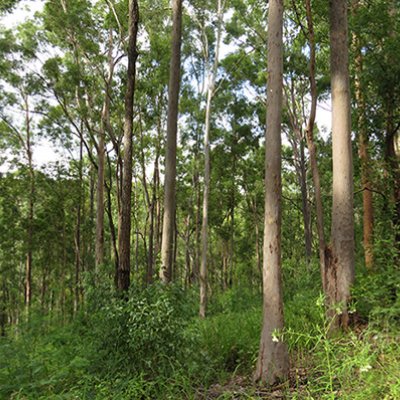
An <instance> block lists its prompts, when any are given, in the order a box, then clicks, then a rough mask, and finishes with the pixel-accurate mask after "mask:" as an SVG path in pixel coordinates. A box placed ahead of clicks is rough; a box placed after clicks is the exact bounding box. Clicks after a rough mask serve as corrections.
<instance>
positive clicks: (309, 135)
mask: <svg viewBox="0 0 400 400" xmlns="http://www.w3.org/2000/svg"><path fill="white" fill-rule="evenodd" d="M306 13H307V27H308V43H309V46H310V71H309V80H310V88H311V89H310V92H311V109H310V117H309V119H308V123H307V128H306V141H307V147H308V152H309V158H310V166H311V174H312V179H313V184H314V197H315V209H316V219H317V234H318V250H319V264H320V274H321V281H322V288H323V290H324V293H326V282H325V281H326V265H327V263H329V260H328V258H329V257H328V256H329V255H330V252H329V251H328V249H327V246H326V242H325V233H324V229H325V225H324V209H323V205H322V191H321V180H320V176H319V169H318V162H317V148H316V145H315V142H314V124H315V115H316V111H317V85H316V82H315V64H316V60H315V37H314V24H313V19H312V12H311V1H310V0H306Z"/></svg>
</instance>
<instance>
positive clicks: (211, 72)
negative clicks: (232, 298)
mask: <svg viewBox="0 0 400 400" xmlns="http://www.w3.org/2000/svg"><path fill="white" fill-rule="evenodd" d="M225 2H226V1H225V0H218V4H217V12H216V18H217V32H216V37H215V49H214V52H215V53H214V59H213V60H212V61H211V60H210V57H209V56H210V48H209V47H208V40H207V36H206V32H205V27H204V26H203V27H202V29H203V33H202V46H203V54H204V61H205V64H206V93H207V100H206V106H205V124H204V188H203V213H202V224H201V261H200V310H199V313H200V316H201V317H205V315H206V307H207V251H208V207H209V194H210V171H211V159H210V129H211V107H212V101H213V98H214V95H215V90H216V86H215V83H216V79H217V72H218V65H219V62H220V59H219V57H220V56H219V52H220V46H221V40H222V32H223V31H222V29H223V18H224V12H225Z"/></svg>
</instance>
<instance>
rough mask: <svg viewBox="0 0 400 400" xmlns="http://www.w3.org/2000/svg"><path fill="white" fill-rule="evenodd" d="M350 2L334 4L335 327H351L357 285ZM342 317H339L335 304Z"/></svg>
mask: <svg viewBox="0 0 400 400" xmlns="http://www.w3.org/2000/svg"><path fill="white" fill-rule="evenodd" d="M347 43H348V41H347V1H345V0H336V1H335V2H333V1H332V0H331V1H330V48H331V87H332V159H333V198H332V227H331V229H332V256H333V259H332V263H330V264H329V269H330V270H329V271H327V277H328V279H329V282H327V286H328V307H329V308H330V310H328V313H329V314H330V315H331V316H332V317H334V321H333V324H332V327H333V328H335V327H337V326H338V325H340V326H343V327H347V325H348V312H347V304H348V302H349V300H350V288H351V285H352V284H353V282H354V217H353V214H354V210H353V160H352V149H351V118H350V87H349V86H350V85H349V72H348V47H347V46H348V44H347ZM338 303H339V304H340V309H341V314H340V315H338V316H337V317H336V316H335V305H337V304H338Z"/></svg>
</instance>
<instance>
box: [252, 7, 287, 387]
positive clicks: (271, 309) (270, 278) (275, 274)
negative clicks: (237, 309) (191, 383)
mask: <svg viewBox="0 0 400 400" xmlns="http://www.w3.org/2000/svg"><path fill="white" fill-rule="evenodd" d="M282 29H283V1H282V0H271V1H270V2H269V12H268V84H267V89H268V94H267V123H266V126H267V127H266V133H265V144H266V146H265V147H266V151H265V214H264V247H263V326H262V332H261V339H260V350H259V354H258V360H257V366H256V371H255V375H254V379H255V380H256V381H261V382H262V383H266V384H267V385H273V384H275V383H276V382H277V381H280V380H283V379H286V378H287V375H288V373H289V357H288V352H287V347H286V345H285V343H283V342H282V338H280V337H277V335H279V332H281V331H282V329H283V326H284V321H283V299H282V277H281V192H282V182H281V150H282V149H281V117H282V115H281V114H282V74H283V41H282Z"/></svg>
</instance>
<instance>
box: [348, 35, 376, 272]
mask: <svg viewBox="0 0 400 400" xmlns="http://www.w3.org/2000/svg"><path fill="white" fill-rule="evenodd" d="M353 39H354V45H355V51H356V59H355V68H356V76H355V96H356V101H357V110H358V116H357V117H358V123H357V126H358V146H359V149H358V151H359V156H360V159H361V184H362V189H363V191H362V196H363V242H364V260H365V266H366V267H367V269H372V267H373V263H374V260H373V230H374V229H373V228H374V209H373V203H372V190H371V189H372V187H371V186H372V185H371V178H370V176H371V171H370V165H369V164H370V158H369V151H368V148H369V143H368V142H369V140H368V132H367V120H366V115H365V98H364V93H363V87H362V83H361V76H362V72H363V65H362V54H361V43H360V39H359V38H358V37H357V36H356V35H355V34H354V35H353Z"/></svg>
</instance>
